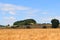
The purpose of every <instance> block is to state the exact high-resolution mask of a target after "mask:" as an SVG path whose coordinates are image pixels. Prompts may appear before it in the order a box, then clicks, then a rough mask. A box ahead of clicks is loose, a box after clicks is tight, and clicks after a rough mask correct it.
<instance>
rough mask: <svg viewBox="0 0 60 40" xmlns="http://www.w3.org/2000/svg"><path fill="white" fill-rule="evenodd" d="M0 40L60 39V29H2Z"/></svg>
mask: <svg viewBox="0 0 60 40" xmlns="http://www.w3.org/2000/svg"><path fill="white" fill-rule="evenodd" d="M0 40H60V29H0Z"/></svg>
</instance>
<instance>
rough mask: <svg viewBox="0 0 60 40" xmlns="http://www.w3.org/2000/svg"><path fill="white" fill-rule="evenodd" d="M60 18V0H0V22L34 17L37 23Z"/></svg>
mask: <svg viewBox="0 0 60 40" xmlns="http://www.w3.org/2000/svg"><path fill="white" fill-rule="evenodd" d="M53 18H56V19H59V20H60V0H0V24H2V25H7V24H10V25H12V24H13V23H14V22H15V21H19V20H24V19H34V20H36V21H37V23H50V21H51V19H53Z"/></svg>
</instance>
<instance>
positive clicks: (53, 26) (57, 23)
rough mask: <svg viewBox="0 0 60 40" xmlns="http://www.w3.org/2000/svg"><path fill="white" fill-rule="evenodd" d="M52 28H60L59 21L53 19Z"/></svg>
mask: <svg viewBox="0 0 60 40" xmlns="http://www.w3.org/2000/svg"><path fill="white" fill-rule="evenodd" d="M51 23H52V28H57V27H58V26H59V20H58V19H52V20H51Z"/></svg>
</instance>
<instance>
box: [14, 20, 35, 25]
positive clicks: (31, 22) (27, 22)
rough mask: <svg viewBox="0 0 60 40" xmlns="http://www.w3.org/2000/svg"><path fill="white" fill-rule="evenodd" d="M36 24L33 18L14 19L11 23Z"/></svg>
mask: <svg viewBox="0 0 60 40" xmlns="http://www.w3.org/2000/svg"><path fill="white" fill-rule="evenodd" d="M31 24H36V21H35V20H34V19H26V20H21V21H16V22H14V23H13V25H31Z"/></svg>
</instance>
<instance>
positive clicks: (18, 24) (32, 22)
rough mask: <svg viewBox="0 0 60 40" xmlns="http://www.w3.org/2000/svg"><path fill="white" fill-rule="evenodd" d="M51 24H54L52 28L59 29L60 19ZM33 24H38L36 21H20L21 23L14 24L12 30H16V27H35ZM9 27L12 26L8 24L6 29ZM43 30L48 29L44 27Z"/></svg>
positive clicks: (53, 20)
mask: <svg viewBox="0 0 60 40" xmlns="http://www.w3.org/2000/svg"><path fill="white" fill-rule="evenodd" d="M51 23H52V28H58V27H59V20H58V19H52V20H51ZM33 24H37V22H36V21H35V20H34V19H25V20H20V21H16V22H14V23H13V26H12V27H11V28H15V27H16V28H17V27H19V26H21V25H33ZM14 25H15V26H14ZM9 26H10V25H9V24H8V25H7V26H6V27H9ZM27 28H30V27H29V26H27ZM43 28H46V26H44V27H43Z"/></svg>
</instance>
